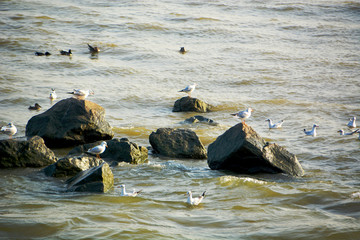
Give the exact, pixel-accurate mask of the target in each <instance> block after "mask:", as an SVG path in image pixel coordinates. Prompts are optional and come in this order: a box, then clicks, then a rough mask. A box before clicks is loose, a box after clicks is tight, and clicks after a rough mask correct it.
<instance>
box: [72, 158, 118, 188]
mask: <svg viewBox="0 0 360 240" xmlns="http://www.w3.org/2000/svg"><path fill="white" fill-rule="evenodd" d="M66 183H67V191H69V192H103V193H104V192H107V191H108V190H109V189H110V188H111V187H112V186H113V185H114V175H113V173H112V171H111V169H110V166H109V164H107V163H106V162H103V163H102V164H101V165H99V166H97V167H93V168H90V169H88V170H85V171H82V172H79V173H78V174H77V175H76V176H74V177H72V178H70V179H69V180H67V181H66Z"/></svg>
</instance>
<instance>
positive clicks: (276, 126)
mask: <svg viewBox="0 0 360 240" xmlns="http://www.w3.org/2000/svg"><path fill="white" fill-rule="evenodd" d="M265 121H267V122H269V128H270V129H272V128H281V126H282V124H283V123H284V120H281V121H280V122H277V123H273V122H272V121H271V119H270V118H268V119H266V120H265Z"/></svg>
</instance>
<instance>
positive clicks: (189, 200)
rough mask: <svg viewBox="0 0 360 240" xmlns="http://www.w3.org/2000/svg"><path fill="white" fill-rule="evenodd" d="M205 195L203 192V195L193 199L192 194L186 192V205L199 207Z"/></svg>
mask: <svg viewBox="0 0 360 240" xmlns="http://www.w3.org/2000/svg"><path fill="white" fill-rule="evenodd" d="M205 193H206V191H204V192H203V194H201V195H200V196H198V197H195V198H193V197H192V192H191V191H188V192H187V193H186V194H187V195H188V198H187V201H186V203H188V204H190V205H193V206H196V205H199V203H201V201H202V200H203V199H204V197H205Z"/></svg>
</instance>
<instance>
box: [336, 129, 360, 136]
mask: <svg viewBox="0 0 360 240" xmlns="http://www.w3.org/2000/svg"><path fill="white" fill-rule="evenodd" d="M359 130H360V129H356V130H355V131H352V132H349V133H345V132H344V130H342V129H340V130H339V131H338V132H339V133H340V135H341V136H343V135H353V134H354V133H357V132H359Z"/></svg>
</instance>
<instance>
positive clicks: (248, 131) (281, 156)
mask: <svg viewBox="0 0 360 240" xmlns="http://www.w3.org/2000/svg"><path fill="white" fill-rule="evenodd" d="M207 161H208V165H209V167H210V168H211V169H226V170H231V171H234V172H238V173H250V174H253V173H260V172H263V173H264V172H265V173H287V174H290V175H293V176H303V175H304V170H303V169H302V167H301V165H300V163H299V162H298V160H297V158H296V156H295V155H294V154H292V153H290V152H288V151H287V150H286V149H285V148H283V147H281V146H279V145H277V144H269V143H267V142H266V141H265V140H264V139H262V138H261V137H260V136H259V135H258V134H257V133H256V132H255V131H254V130H253V129H252V128H251V127H250V126H247V125H243V124H242V123H239V124H237V125H235V126H233V127H232V128H230V129H228V130H227V131H226V132H225V133H224V134H222V135H221V136H219V137H218V138H217V139H216V140H215V142H213V143H211V144H210V145H209V147H208V160H207Z"/></svg>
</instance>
